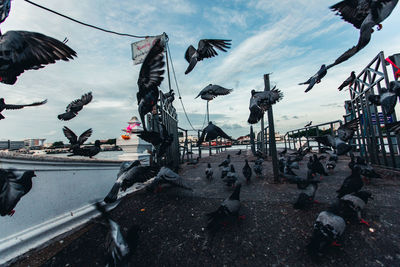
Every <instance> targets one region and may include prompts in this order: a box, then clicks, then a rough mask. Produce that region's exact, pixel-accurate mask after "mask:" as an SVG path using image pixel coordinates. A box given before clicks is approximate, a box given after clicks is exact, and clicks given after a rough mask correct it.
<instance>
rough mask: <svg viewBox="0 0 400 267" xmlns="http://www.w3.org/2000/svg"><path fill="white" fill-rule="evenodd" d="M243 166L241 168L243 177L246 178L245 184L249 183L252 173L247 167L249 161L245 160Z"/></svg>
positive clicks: (248, 166)
mask: <svg viewBox="0 0 400 267" xmlns="http://www.w3.org/2000/svg"><path fill="white" fill-rule="evenodd" d="M245 162H246V163H245V165H244V167H243V170H242V172H243V176H244V177H245V178H246V182H247V183H250V179H251V175H252V174H253V171H252V170H251V167H250V165H249V161H248V160H247V159H245Z"/></svg>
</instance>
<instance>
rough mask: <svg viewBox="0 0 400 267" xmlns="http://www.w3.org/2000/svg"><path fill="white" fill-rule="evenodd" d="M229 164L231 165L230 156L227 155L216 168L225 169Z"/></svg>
mask: <svg viewBox="0 0 400 267" xmlns="http://www.w3.org/2000/svg"><path fill="white" fill-rule="evenodd" d="M230 163H231V155H229V154H228V156H226V159H225V160H224V161H223V162H221V164H219V165H218V167H221V166H225V167H226V166H229V164H230Z"/></svg>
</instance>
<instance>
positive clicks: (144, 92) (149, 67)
mask: <svg viewBox="0 0 400 267" xmlns="http://www.w3.org/2000/svg"><path fill="white" fill-rule="evenodd" d="M163 52H164V45H163V44H162V43H161V40H160V39H157V41H156V42H155V43H154V45H153V47H152V48H151V49H150V51H149V53H148V54H147V56H146V58H145V59H144V61H143V64H142V67H141V68H140V73H139V78H138V81H137V84H138V87H139V91H138V92H137V94H136V97H137V101H138V105H139V107H138V110H139V115H140V119H141V120H142V124H143V129H144V130H145V131H147V128H146V123H145V119H144V116H145V115H146V114H147V113H149V112H151V111H152V110H153V107H154V106H155V105H156V104H157V102H158V97H159V90H158V87H159V86H160V84H161V82H162V80H163V79H164V77H162V75H163V74H164V70H163V69H162V68H163V67H164V65H165V62H164V54H163Z"/></svg>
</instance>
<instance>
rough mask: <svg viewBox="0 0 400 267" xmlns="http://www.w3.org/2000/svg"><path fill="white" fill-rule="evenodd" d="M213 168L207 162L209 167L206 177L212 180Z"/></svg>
mask: <svg viewBox="0 0 400 267" xmlns="http://www.w3.org/2000/svg"><path fill="white" fill-rule="evenodd" d="M213 173H214V171H213V169H212V168H211V164H210V163H207V168H206V178H207V180H209V181H211V180H212V179H213Z"/></svg>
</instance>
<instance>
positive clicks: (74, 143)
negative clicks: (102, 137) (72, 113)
mask: <svg viewBox="0 0 400 267" xmlns="http://www.w3.org/2000/svg"><path fill="white" fill-rule="evenodd" d="M63 132H64V135H65V137H67V139H68V140H69V143H70V144H71V147H70V151H72V154H69V155H68V157H71V156H84V157H89V158H91V157H93V156H95V155H97V154H98V153H99V152H100V150H101V148H100V141H99V140H96V141H95V143H94V146H90V147H81V146H82V145H83V143H84V142H86V140H88V138H89V137H90V136H91V135H92V132H93V131H92V128H90V129H88V130H86V131H84V132H83V133H82V134H81V135H80V136H79V138H78V136H77V135H76V134H75V133H74V132H73V131H72V130H71V129H69V128H68V127H67V126H64V128H63Z"/></svg>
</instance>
